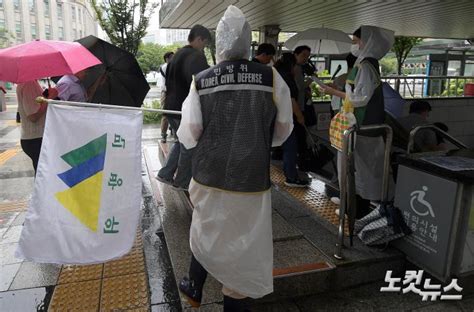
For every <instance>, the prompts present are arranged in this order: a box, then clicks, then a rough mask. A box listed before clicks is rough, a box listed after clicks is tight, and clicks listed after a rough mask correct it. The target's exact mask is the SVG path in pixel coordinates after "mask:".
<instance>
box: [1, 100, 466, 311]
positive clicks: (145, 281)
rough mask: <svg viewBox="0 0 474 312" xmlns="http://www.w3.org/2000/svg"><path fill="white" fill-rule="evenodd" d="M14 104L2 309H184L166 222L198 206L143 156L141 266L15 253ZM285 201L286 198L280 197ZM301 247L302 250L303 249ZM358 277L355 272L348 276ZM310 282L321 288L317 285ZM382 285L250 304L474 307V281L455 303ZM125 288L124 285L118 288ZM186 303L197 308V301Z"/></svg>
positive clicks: (21, 195) (153, 135)
mask: <svg viewBox="0 0 474 312" xmlns="http://www.w3.org/2000/svg"><path fill="white" fill-rule="evenodd" d="M13 109H14V108H13ZM9 110H10V111H8V112H6V113H5V112H1V113H0V312H3V311H20V312H23V311H48V309H49V310H50V311H68V310H73V309H75V310H79V311H126V310H134V311H153V312H158V311H173V312H179V311H183V309H182V307H181V301H180V297H179V293H178V290H177V284H176V277H175V276H176V274H175V273H176V272H175V271H174V270H176V268H174V267H173V262H172V261H171V260H172V258H171V256H170V249H171V248H172V246H176V245H177V241H178V239H177V237H173V236H165V232H164V227H166V226H167V227H170V226H173V224H172V223H166V222H170V220H172V219H173V218H176V216H177V215H178V214H181V216H182V217H183V218H189V217H190V212H189V211H187V208H186V207H184V204H183V203H185V201H186V200H185V198H184V197H183V196H184V194H180V193H176V192H174V191H172V190H170V189H169V188H166V187H164V188H163V187H160V188H156V185H155V187H154V186H153V183H155V181H154V180H153V176H154V175H155V174H156V170H157V167H156V166H155V167H154V169H153V170H152V171H150V168H147V167H146V165H145V163H146V162H145V160H143V161H142V163H143V167H142V179H143V187H142V197H143V202H142V207H141V223H140V228H139V231H138V234H137V242H136V245H135V247H134V253H133V257H135V258H134V259H139V261H138V262H139V264H140V265H139V266H138V267H134V268H131V267H128V266H127V265H123V264H124V263H125V262H127V261H124V259H119V260H116V261H115V262H113V261H111V262H108V263H105V264H99V265H93V266H82V267H78V266H58V265H53V264H36V263H32V262H26V261H21V260H20V259H17V258H15V256H14V252H15V249H16V247H17V244H18V238H19V235H20V232H21V228H22V224H23V222H24V219H25V215H26V207H27V202H28V200H29V198H30V196H31V193H32V190H33V185H34V179H33V170H32V166H31V161H30V159H29V158H28V157H27V156H26V155H25V154H24V153H23V152H22V151H21V149H20V148H19V145H18V142H19V126H18V125H17V124H16V123H15V122H14V118H15V114H14V113H13V112H12V105H11V104H10V107H9ZM159 137H160V130H159V128H158V126H157V125H145V126H144V128H143V135H142V140H143V147H144V148H148V147H150V149H151V150H153V152H152V153H150V154H149V157H151V158H152V161H153V162H154V163H155V164H156V163H159V162H158V152H157V151H156V145H157V140H158V138H159ZM161 192H163V194H162V193H161ZM278 196H281V195H278ZM278 196H277V197H275V198H278ZM162 197H164V198H166V199H167V200H169V201H170V202H171V204H170V205H169V206H165V204H164V203H165V201H164V200H163V199H162ZM277 202H279V201H275V203H277ZM296 208H297V207H296V206H292V207H291V211H290V210H289V211H288V214H289V213H290V212H291V214H292V218H294V220H296V221H301V219H302V218H304V217H305V216H304V215H298V216H297V215H296V213H297V212H298V211H299V210H298V209H296ZM287 217H288V215H285V218H286V220H288V219H287ZM162 218H164V221H163V219H162ZM283 221H284V220H282V219H281V218H280V217H274V227H275V228H277V227H282V228H285V235H284V236H285V237H291V239H292V241H295V240H298V239H301V238H302V235H303V234H305V235H306V233H304V232H301V231H300V230H295V229H294V228H291V229H290V228H288V227H286V226H281V224H284V222H283ZM296 221H295V222H296ZM163 222H165V223H166V224H163ZM278 224H280V226H279V225H278ZM187 231H188V229H185V228H183V231H182V232H181V233H178V234H179V235H181V236H183V237H184V236H186V232H187ZM313 231H314V230H313ZM275 237H276V238H277V241H279V240H280V238H279V237H278V233H276V236H275ZM181 238H182V237H181ZM181 238H180V239H181ZM186 239H187V236H186V237H184V240H186ZM184 248H185V249H184ZM293 252H298V250H294V251H293ZM189 254H190V251H189V248H188V247H186V246H185V247H183V248H182V249H181V250H179V251H178V252H175V253H174V254H173V255H172V256H174V257H175V258H174V259H173V260H174V261H178V262H180V263H181V266H183V265H184V266H187V262H188V261H189ZM124 258H126V257H124ZM129 258H130V257H129ZM125 260H126V259H125ZM140 261H141V262H140ZM127 263H128V262H127ZM135 263H137V261H135ZM117 267H120V268H121V270H124V271H123V272H122V273H117V272H115V273H111V272H112V271H110V270H114V269H116V268H117ZM179 274H181V272H179ZM350 278H351V277H350V276H347V279H350ZM471 281H472V280H471ZM134 283H135V284H134ZM134 285H138V286H134ZM125 286H127V287H129V288H126V287H125ZM211 286H212V287H210V286H209V285H208V286H207V287H208V289H210V288H216V289H217V290H216V292H217V293H216V294H214V295H216V296H219V297H220V296H221V294H220V286H219V285H218V284H217V283H216V284H215V285H211ZM214 286H215V287H214ZM295 286H297V285H295ZM307 286H308V287H318V285H316V284H314V285H307ZM381 286H386V284H385V283H383V282H376V283H370V284H367V285H361V286H358V287H353V288H351V289H345V290H340V291H331V292H323V293H319V294H316V295H309V296H300V297H297V298H290V299H288V298H286V299H283V297H282V298H279V297H272V299H271V300H273V301H272V302H269V301H268V300H267V301H265V298H264V299H263V300H259V301H252V300H249V305H251V311H254V312H258V311H275V312H279V311H282V312H283V311H289V312H293V311H295V312H297V311H299V312H306V311H331V312H332V311H418V312H425V311H426V312H427V311H443V312H444V311H463V312H467V311H469V312H473V311H474V290H473V288H474V287H472V286H474V283H472V285H471V287H465V292H464V298H463V300H461V301H453V302H446V301H444V302H440V301H438V302H422V301H421V298H420V296H418V295H416V294H413V293H409V294H400V293H381V292H380V287H381ZM463 286H467V285H463ZM120 289H123V291H122V292H116V293H113V292H110V291H115V290H120ZM316 291H317V290H315V292H316ZM287 295H288V296H291V295H292V294H291V290H288V294H287ZM206 296H207V294H206ZM61 298H63V299H61ZM137 298H138V299H137ZM76 299H77V300H76ZM81 300H82V301H81ZM114 300H115V302H116V303H115V305H114ZM137 300H138V301H139V302H138V301H137ZM117 302H119V303H120V304H118V303H117ZM137 302H138V303H137ZM74 304H76V306H74ZM184 310H185V311H193V310H191V309H189V308H185V309H184ZM199 311H205V312H214V311H222V302H221V301H220V302H219V301H218V302H209V303H207V304H204V305H203V306H202V307H201V309H199Z"/></svg>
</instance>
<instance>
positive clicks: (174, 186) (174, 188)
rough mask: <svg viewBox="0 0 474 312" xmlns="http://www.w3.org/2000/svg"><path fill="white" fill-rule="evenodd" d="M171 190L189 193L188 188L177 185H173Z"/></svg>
mask: <svg viewBox="0 0 474 312" xmlns="http://www.w3.org/2000/svg"><path fill="white" fill-rule="evenodd" d="M171 188H172V189H173V190H175V191H183V192H188V191H189V187H188V186H179V185H177V184H172V185H171Z"/></svg>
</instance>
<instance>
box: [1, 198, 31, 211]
mask: <svg viewBox="0 0 474 312" xmlns="http://www.w3.org/2000/svg"><path fill="white" fill-rule="evenodd" d="M27 208H28V201H27V200H22V201H13V202H8V203H0V212H21V211H26V209H27Z"/></svg>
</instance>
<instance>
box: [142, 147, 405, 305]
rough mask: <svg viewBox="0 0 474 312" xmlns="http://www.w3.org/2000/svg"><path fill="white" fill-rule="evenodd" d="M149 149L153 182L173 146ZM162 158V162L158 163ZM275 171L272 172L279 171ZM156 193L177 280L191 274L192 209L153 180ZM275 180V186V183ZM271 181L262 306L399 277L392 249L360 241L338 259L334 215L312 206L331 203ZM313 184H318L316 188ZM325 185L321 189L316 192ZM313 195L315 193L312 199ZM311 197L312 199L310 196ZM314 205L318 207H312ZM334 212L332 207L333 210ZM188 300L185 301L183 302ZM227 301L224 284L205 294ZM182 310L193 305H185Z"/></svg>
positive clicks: (207, 300) (212, 284)
mask: <svg viewBox="0 0 474 312" xmlns="http://www.w3.org/2000/svg"><path fill="white" fill-rule="evenodd" d="M160 145H161V148H159V147H158V145H155V146H148V147H147V148H146V149H145V159H146V163H147V167H148V171H149V176H150V177H154V176H156V174H157V171H158V168H160V167H161V165H160V161H161V162H163V160H164V158H165V155H164V153H163V151H165V152H167V151H168V150H169V146H168V144H163V143H160ZM159 159H160V160H159ZM274 170H275V169H274V168H272V172H274ZM152 180H153V181H151V182H152V188H153V189H154V194H155V196H156V197H159V198H160V199H159V200H160V201H162V203H163V205H160V215H161V218H162V226H163V231H164V235H165V237H166V241H167V244H168V248H169V253H170V258H171V262H172V264H173V269H174V273H175V277H176V280H177V281H179V280H180V279H181V278H182V277H183V276H184V275H186V274H187V270H188V267H189V262H190V259H191V251H190V249H189V227H190V223H191V215H192V204H191V202H190V200H189V198H188V196H187V194H185V193H184V192H176V191H174V190H172V189H171V188H170V187H169V186H167V185H164V184H162V183H159V182H158V181H157V180H155V179H152ZM273 180H274V181H273ZM272 181H273V182H274V183H275V184H276V187H275V188H274V189H273V190H272V205H273V214H272V221H273V241H274V242H273V244H274V245H273V246H274V271H273V272H274V293H273V294H271V295H269V296H266V297H265V298H262V299H260V301H264V302H265V301H275V300H277V299H282V298H285V297H297V296H303V295H309V294H314V293H320V292H324V291H328V290H336V289H343V288H347V287H352V286H356V285H360V284H363V283H367V282H371V281H375V280H380V279H383V278H384V276H385V272H386V270H388V269H390V270H393V271H395V272H399V271H401V270H402V269H403V266H404V257H403V255H401V253H399V252H397V251H395V250H392V249H389V250H388V251H383V252H382V251H377V250H373V249H371V248H368V247H366V246H364V245H363V244H362V243H361V242H360V241H358V240H357V239H355V240H354V247H352V248H346V249H345V250H344V255H345V259H344V260H342V261H341V260H336V259H335V258H334V257H333V254H334V250H335V243H336V233H337V231H336V227H335V224H334V220H333V219H331V220H328V219H327V218H326V219H325V218H324V216H325V215H328V214H329V213H328V212H327V211H325V212H324V213H322V212H321V210H320V209H319V208H321V207H319V208H318V209H319V210H318V209H314V207H311V203H312V202H313V201H317V200H319V201H324V200H326V201H329V199H327V198H326V199H325V198H323V196H322V195H321V194H320V193H321V190H320V189H319V190H318V189H316V191H317V192H315V191H314V190H313V191H311V192H312V193H311V192H309V191H306V193H304V192H303V193H301V192H300V194H302V196H303V197H304V198H303V199H298V196H295V194H291V193H289V192H287V191H286V190H285V189H284V188H283V187H281V185H279V182H278V179H273V177H272ZM313 184H314V183H313ZM320 187H321V186H320V185H319V184H317V188H320ZM308 192H309V193H311V194H310V195H308ZM308 196H309V197H308ZM318 205H319V206H325V207H326V210H327V209H331V210H333V208H334V207H332V206H330V204H329V203H327V202H324V203H323V204H321V203H319V204H318ZM313 206H314V205H313ZM328 207H329V208H328ZM182 299H183V298H182ZM220 301H222V294H221V285H220V284H219V283H218V282H217V281H216V280H214V279H213V278H212V277H211V278H209V279H208V281H207V282H206V285H205V289H204V297H203V304H212V303H216V302H220ZM182 303H183V307H184V308H188V307H189V305H188V304H187V303H186V302H185V300H182Z"/></svg>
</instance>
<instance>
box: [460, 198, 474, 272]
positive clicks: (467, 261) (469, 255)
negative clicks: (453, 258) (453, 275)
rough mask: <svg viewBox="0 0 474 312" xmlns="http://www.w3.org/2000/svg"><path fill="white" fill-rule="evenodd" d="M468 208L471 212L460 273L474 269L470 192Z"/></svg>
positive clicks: (473, 205) (473, 209)
mask: <svg viewBox="0 0 474 312" xmlns="http://www.w3.org/2000/svg"><path fill="white" fill-rule="evenodd" d="M470 208H471V212H470V214H469V222H468V228H467V235H466V243H465V244H464V253H463V257H462V263H461V269H460V273H466V272H472V271H474V194H472V199H471V207H470Z"/></svg>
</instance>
